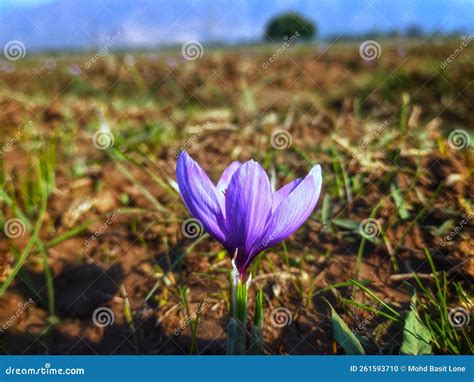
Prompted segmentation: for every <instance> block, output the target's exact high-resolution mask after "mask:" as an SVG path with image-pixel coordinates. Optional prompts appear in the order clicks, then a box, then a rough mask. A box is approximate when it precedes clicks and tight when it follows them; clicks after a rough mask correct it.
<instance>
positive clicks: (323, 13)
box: [0, 0, 474, 49]
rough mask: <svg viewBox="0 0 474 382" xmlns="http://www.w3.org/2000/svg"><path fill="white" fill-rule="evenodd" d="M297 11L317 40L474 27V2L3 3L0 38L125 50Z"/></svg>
mask: <svg viewBox="0 0 474 382" xmlns="http://www.w3.org/2000/svg"><path fill="white" fill-rule="evenodd" d="M289 10H292V11H297V12H300V13H302V14H304V15H305V16H306V17H308V18H310V19H311V20H313V21H314V22H315V23H316V25H317V27H318V30H319V37H322V38H325V37H330V36H341V35H346V36H350V35H357V34H363V33H367V32H371V31H380V32H390V31H393V30H398V31H401V32H403V31H404V30H406V29H407V28H408V27H410V26H413V25H416V26H418V27H420V28H421V29H422V30H423V31H424V32H426V33H431V32H433V31H437V30H439V31H441V32H442V33H445V34H447V33H449V32H454V31H456V32H461V33H462V34H471V33H473V32H474V23H473V20H474V0H0V43H5V42H7V41H10V40H20V41H23V42H24V43H25V44H26V45H28V46H29V47H30V48H32V49H43V48H51V49H56V48H58V49H59V48H69V47H71V48H84V47H90V46H96V45H97V44H100V42H101V41H102V39H103V38H104V37H105V36H108V35H113V34H115V33H117V32H118V31H120V32H121V34H122V37H121V39H120V42H121V44H123V46H124V47H138V46H144V47H146V46H157V45H161V44H169V43H180V42H183V41H187V40H190V39H197V40H199V41H203V42H206V41H228V42H247V41H257V40H259V39H260V40H261V38H262V36H263V32H264V28H265V24H266V23H267V22H268V20H270V19H271V18H272V17H273V16H275V14H277V13H281V12H284V11H289Z"/></svg>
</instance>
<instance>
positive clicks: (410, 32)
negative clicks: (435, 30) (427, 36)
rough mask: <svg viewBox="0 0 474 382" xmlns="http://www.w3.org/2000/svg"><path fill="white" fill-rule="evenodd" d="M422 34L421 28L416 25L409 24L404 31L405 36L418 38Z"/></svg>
mask: <svg viewBox="0 0 474 382" xmlns="http://www.w3.org/2000/svg"><path fill="white" fill-rule="evenodd" d="M423 35H424V33H423V30H422V29H421V28H420V27H419V26H418V25H410V26H409V27H408V28H407V29H406V31H405V36H406V37H408V38H419V37H423Z"/></svg>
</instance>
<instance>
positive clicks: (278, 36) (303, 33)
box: [265, 12, 316, 41]
mask: <svg viewBox="0 0 474 382" xmlns="http://www.w3.org/2000/svg"><path fill="white" fill-rule="evenodd" d="M296 32H298V33H299V34H298V37H299V38H301V39H303V40H310V39H312V38H314V37H315V36H316V25H315V24H314V23H313V22H312V21H311V20H309V19H307V18H306V17H304V16H302V15H299V14H297V13H294V12H288V13H283V14H281V15H278V16H276V17H274V18H273V19H272V20H270V22H269V23H268V24H267V27H266V29H265V39H266V40H269V41H275V40H283V39H285V38H290V37H291V36H293V35H295V34H296Z"/></svg>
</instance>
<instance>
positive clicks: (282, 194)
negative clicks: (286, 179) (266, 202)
mask: <svg viewBox="0 0 474 382" xmlns="http://www.w3.org/2000/svg"><path fill="white" fill-rule="evenodd" d="M301 181H302V179H301V178H298V179H295V180H294V181H292V182H290V183H288V184H286V185H284V186H283V187H282V188H280V189H279V190H277V191H276V192H275V193H274V194H273V204H272V212H275V210H276V209H277V207H278V206H279V205H280V203H281V202H282V201H283V200H284V199H285V198H286V197H287V196H288V194H289V193H290V192H291V191H293V190H294V189H295V188H296V186H298V184H300V183H301Z"/></svg>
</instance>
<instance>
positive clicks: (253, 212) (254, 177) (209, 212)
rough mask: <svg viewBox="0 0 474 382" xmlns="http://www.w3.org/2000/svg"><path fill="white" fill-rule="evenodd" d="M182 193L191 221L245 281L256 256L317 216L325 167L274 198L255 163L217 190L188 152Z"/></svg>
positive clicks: (227, 176) (180, 166) (235, 171)
mask: <svg viewBox="0 0 474 382" xmlns="http://www.w3.org/2000/svg"><path fill="white" fill-rule="evenodd" d="M176 173H177V180H178V186H179V191H180V193H181V196H182V198H183V200H184V203H185V204H186V207H187V208H188V210H189V212H190V213H191V215H192V216H193V217H194V218H196V219H199V220H200V221H201V222H202V225H203V227H204V228H205V229H206V231H207V232H209V234H210V235H212V236H213V237H214V238H215V239H216V240H218V241H219V242H220V243H221V244H222V245H223V246H224V247H225V248H226V249H227V251H228V253H229V254H230V255H231V256H234V255H235V254H236V258H235V264H236V266H237V269H238V271H239V273H240V276H241V278H242V280H245V272H246V270H247V267H248V266H249V265H250V263H251V262H252V260H253V259H254V258H255V256H256V255H257V254H258V253H260V252H261V251H263V250H265V249H266V248H268V247H271V246H273V245H275V244H278V243H279V242H281V241H282V240H284V239H286V238H287V237H288V236H290V235H291V234H293V232H295V231H296V230H297V229H298V228H299V227H300V226H301V225H302V224H303V223H304V222H305V220H306V219H307V218H308V217H309V215H310V214H311V213H312V212H313V210H314V207H315V206H316V203H317V202H318V199H319V194H320V192H321V185H322V177H321V167H320V166H319V165H315V166H313V168H312V169H311V171H310V172H309V174H308V175H307V176H306V177H305V178H304V179H301V178H299V179H296V180H294V181H292V182H291V183H288V184H287V185H285V186H284V187H282V188H280V189H279V190H278V191H276V192H272V188H271V186H270V180H269V179H268V176H267V174H266V173H265V171H264V169H263V168H262V166H261V165H260V164H259V163H257V162H255V161H253V160H250V161H248V162H245V163H243V164H242V163H240V162H232V163H231V164H230V165H229V166H228V167H227V168H226V169H225V170H224V172H223V173H222V176H221V178H220V179H219V181H218V182H217V185H214V183H212V181H211V180H210V179H209V177H208V176H207V175H206V173H205V172H204V171H203V170H202V169H201V167H199V165H198V164H197V163H196V162H195V161H194V160H193V159H192V158H191V157H190V156H189V154H188V153H186V152H182V153H181V154H180V156H179V158H178V163H177V167H176Z"/></svg>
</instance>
